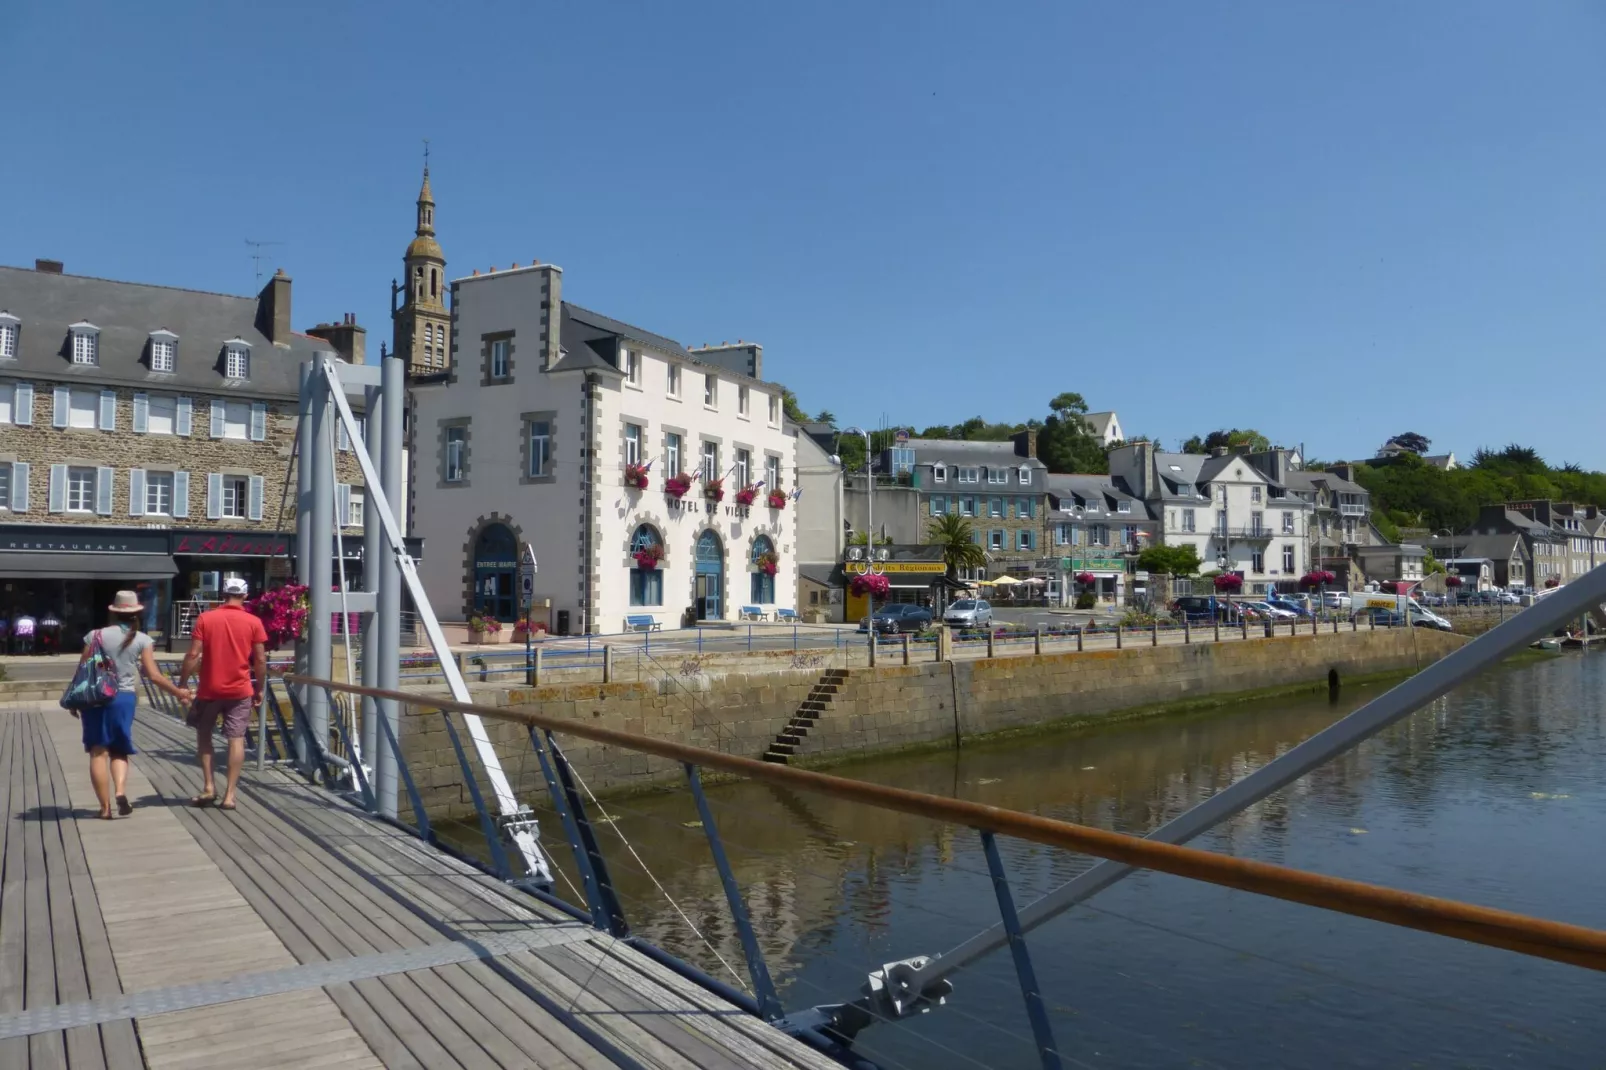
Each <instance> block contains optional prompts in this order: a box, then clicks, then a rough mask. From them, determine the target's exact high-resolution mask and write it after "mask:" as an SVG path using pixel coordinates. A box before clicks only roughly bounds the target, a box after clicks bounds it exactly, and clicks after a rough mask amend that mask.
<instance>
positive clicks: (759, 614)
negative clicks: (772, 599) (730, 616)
mask: <svg viewBox="0 0 1606 1070" xmlns="http://www.w3.org/2000/svg"><path fill="white" fill-rule="evenodd" d="M740 618H741V619H742V620H767V619H769V618H768V615H767V614H766V613H765V612H764V607H763V606H743V607H742V612H741V614H740Z"/></svg>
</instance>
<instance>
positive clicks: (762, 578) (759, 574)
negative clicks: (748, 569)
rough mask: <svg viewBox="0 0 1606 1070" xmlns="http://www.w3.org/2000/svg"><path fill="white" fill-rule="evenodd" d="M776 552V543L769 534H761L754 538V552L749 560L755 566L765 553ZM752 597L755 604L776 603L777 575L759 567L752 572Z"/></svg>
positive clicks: (766, 604) (767, 604)
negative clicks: (772, 574)
mask: <svg viewBox="0 0 1606 1070" xmlns="http://www.w3.org/2000/svg"><path fill="white" fill-rule="evenodd" d="M774 552H775V544H774V543H773V542H771V541H770V538H769V536H768V535H760V536H758V537H757V538H755V539H754V540H753V552H752V554H751V555H750V556H749V557H748V560H749V561H750V562H751V563H752V564H753V565H755V566H757V565H758V564H759V560H760V559H761V558H762V557H763V556H764V555H765V554H771V553H774ZM751 597H752V601H753V603H754V604H755V605H761V606H769V605H774V604H775V577H774V576H771V575H770V574H769V573H767V572H765V571H764V569H763V568H762V567H757V568H755V570H754V571H753V572H752V573H751Z"/></svg>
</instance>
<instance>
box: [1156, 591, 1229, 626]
mask: <svg viewBox="0 0 1606 1070" xmlns="http://www.w3.org/2000/svg"><path fill="white" fill-rule="evenodd" d="M1242 606H1243V603H1241V602H1236V601H1234V602H1230V603H1229V602H1228V601H1227V600H1226V599H1224V598H1212V597H1210V596H1209V595H1197V594H1190V595H1184V596H1183V597H1181V598H1179V599H1177V600H1176V601H1175V602H1172V603H1171V615H1172V616H1173V617H1175V618H1177V619H1178V620H1181V619H1182V618H1183V617H1187V618H1188V619H1189V620H1210V619H1211V618H1212V616H1214V617H1216V618H1218V619H1220V620H1222V621H1223V622H1227V621H1230V622H1233V623H1237V621H1238V618H1239V617H1240V616H1242V615H1243V614H1244V611H1243V609H1242Z"/></svg>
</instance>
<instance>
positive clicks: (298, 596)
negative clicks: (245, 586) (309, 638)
mask: <svg viewBox="0 0 1606 1070" xmlns="http://www.w3.org/2000/svg"><path fill="white" fill-rule="evenodd" d="M245 608H246V610H247V611H248V612H251V613H255V614H256V615H257V616H258V617H260V618H262V627H263V628H264V629H266V631H267V633H268V643H267V646H268V649H269V650H278V649H279V648H281V647H283V646H286V645H288V644H290V643H293V642H295V641H296V640H297V639H300V638H301V632H302V630H303V629H304V628H305V627H306V624H307V609H308V601H307V588H306V585H305V584H300V583H287V584H285V585H283V586H282V587H275V588H274V589H273V590H271V591H263V592H262V593H261V594H260V595H258V596H257V597H255V598H253V599H251V600H250V601H249V602H247V603H246V604H245Z"/></svg>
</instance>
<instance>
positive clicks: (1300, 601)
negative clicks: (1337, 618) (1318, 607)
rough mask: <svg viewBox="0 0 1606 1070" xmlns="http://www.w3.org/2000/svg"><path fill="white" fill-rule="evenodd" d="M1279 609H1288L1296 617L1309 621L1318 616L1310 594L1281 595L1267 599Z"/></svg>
mask: <svg viewBox="0 0 1606 1070" xmlns="http://www.w3.org/2000/svg"><path fill="white" fill-rule="evenodd" d="M1266 601H1268V602H1270V603H1271V604H1272V605H1273V606H1274V607H1275V608H1277V609H1286V610H1288V612H1290V613H1292V614H1294V616H1296V617H1304V618H1306V619H1309V618H1311V617H1314V616H1315V615H1316V613H1315V607H1314V606H1313V605H1312V603H1311V597H1310V595H1308V594H1279V595H1272V596H1270V597H1268V598H1267V599H1266Z"/></svg>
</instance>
